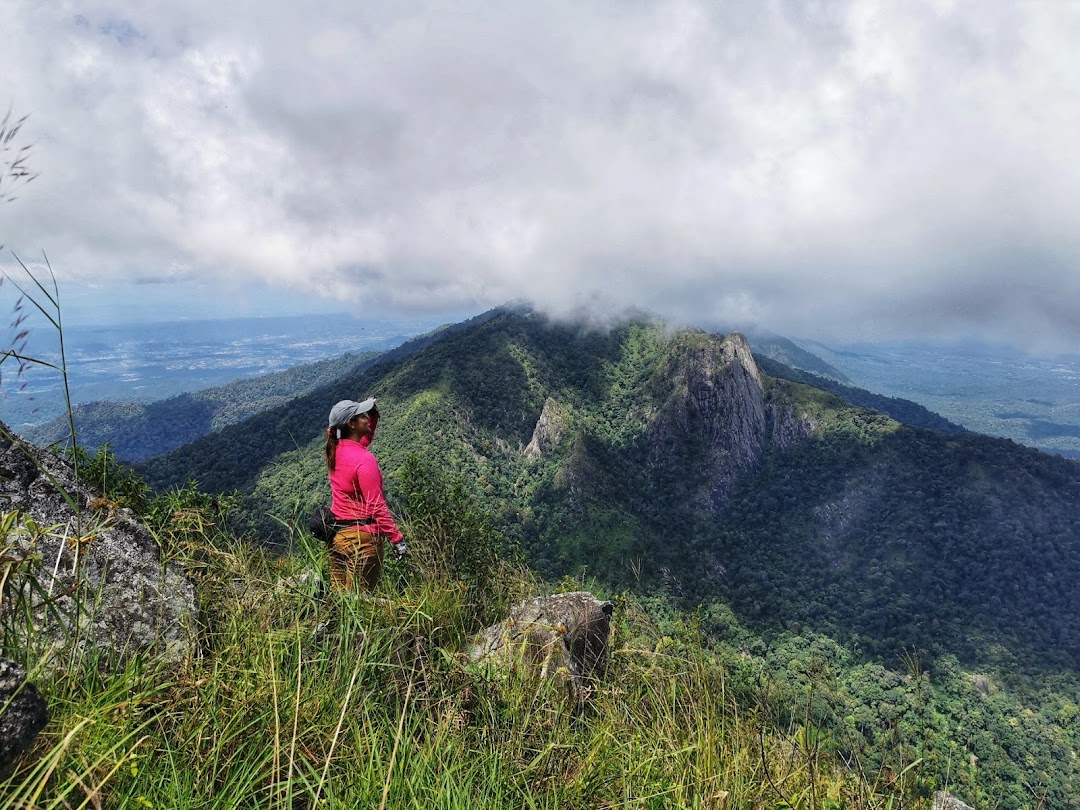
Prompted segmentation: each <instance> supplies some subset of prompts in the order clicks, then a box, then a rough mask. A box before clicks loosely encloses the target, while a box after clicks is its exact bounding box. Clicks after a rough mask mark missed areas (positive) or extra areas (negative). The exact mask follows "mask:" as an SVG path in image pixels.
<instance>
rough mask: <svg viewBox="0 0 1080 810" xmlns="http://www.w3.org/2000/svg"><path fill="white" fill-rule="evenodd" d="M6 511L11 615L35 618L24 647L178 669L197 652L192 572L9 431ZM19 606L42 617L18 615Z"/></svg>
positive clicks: (0, 486)
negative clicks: (143, 658) (143, 655)
mask: <svg viewBox="0 0 1080 810" xmlns="http://www.w3.org/2000/svg"><path fill="white" fill-rule="evenodd" d="M65 494H66V496H67V497H65ZM69 500H70V503H69ZM0 511H2V512H3V513H5V514H7V515H14V517H15V520H14V523H13V525H12V527H11V528H10V530H9V531H8V532H7V533H6V534H5V536H4V537H3V538H0V542H2V543H3V546H4V556H5V557H6V558H7V559H8V566H9V576H8V581H7V583H6V586H5V589H4V601H5V604H4V605H3V608H4V609H5V610H11V611H14V614H13V615H18V616H29V619H28V622H29V624H27V620H24V621H22V623H21V624H19V625H18V626H17V627H16V628H15V632H17V633H18V634H19V636H20V638H21V639H23V640H25V643H27V644H31V645H34V648H35V649H36V650H37V651H38V652H41V653H44V652H45V651H46V650H48V651H50V653H51V655H52V656H53V657H52V659H51V660H53V661H55V660H60V659H64V660H71V657H72V656H78V655H82V654H85V653H91V652H92V653H94V654H95V655H97V656H98V658H99V660H100V662H101V663H103V664H104V663H107V662H110V661H119V660H121V659H122V658H123V657H124V655H125V654H127V653H131V652H136V651H152V652H154V653H156V654H158V655H160V656H161V657H162V658H163V659H164V660H165V661H176V660H178V659H180V658H182V657H183V656H184V655H186V654H187V653H188V651H189V649H190V645H191V637H190V634H189V630H190V629H191V628H192V625H193V622H194V617H195V594H194V588H193V587H192V585H191V582H190V581H189V580H188V579H187V578H186V577H185V576H184V574H183V572H182V571H181V570H180V569H179V568H178V567H177V566H175V565H172V564H165V563H163V561H162V560H161V557H160V554H159V549H158V546H157V543H156V542H155V540H154V538H153V537H152V536H151V535H150V532H149V531H148V530H147V529H146V527H145V526H143V525H142V524H141V523H139V522H138V521H137V520H136V519H135V518H134V516H133V515H132V514H131V513H130V512H129V511H128V510H124V509H118V508H116V506H115V505H114V504H110V503H109V502H108V501H106V500H105V499H103V498H101V497H99V496H98V494H97V493H95V492H93V491H92V490H91V489H89V488H88V487H87V486H85V485H84V484H82V483H80V482H79V481H77V480H76V478H75V473H74V470H73V469H72V468H71V465H69V464H68V463H67V462H65V461H64V460H62V459H60V458H57V457H56V456H54V455H52V454H51V453H48V452H46V451H44V450H41V449H39V448H37V447H34V446H33V445H30V444H27V443H26V442H23V441H22V440H21V439H18V438H17V437H14V436H12V435H11V432H10V431H9V430H7V428H6V427H5V426H3V425H0ZM42 595H45V596H47V598H46V599H43V598H42ZM20 600H21V602H22V604H23V605H25V604H28V603H29V604H32V605H33V609H32V610H31V611H29V613H27V612H26V611H24V610H16V608H18V607H20V606H19V605H17V604H16V603H17V602H20ZM9 615H12V614H9Z"/></svg>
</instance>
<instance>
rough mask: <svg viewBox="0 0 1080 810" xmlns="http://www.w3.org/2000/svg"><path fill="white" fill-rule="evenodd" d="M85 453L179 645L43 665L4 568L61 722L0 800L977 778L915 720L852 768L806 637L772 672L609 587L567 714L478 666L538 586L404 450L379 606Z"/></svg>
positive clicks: (15, 569) (350, 804)
mask: <svg viewBox="0 0 1080 810" xmlns="http://www.w3.org/2000/svg"><path fill="white" fill-rule="evenodd" d="M84 462H85V465H84V469H85V470H86V471H87V473H88V474H89V475H92V476H94V477H95V478H96V480H99V481H101V482H103V483H104V485H105V486H104V494H105V495H106V497H107V498H108V499H109V500H110V501H111V502H114V503H119V504H124V505H127V506H128V507H129V508H134V509H136V511H137V512H138V513H140V514H141V515H142V516H143V518H144V519H145V520H146V521H147V522H148V525H149V526H150V528H151V529H152V531H153V532H154V535H155V537H156V538H157V540H158V542H159V544H160V547H161V550H162V554H163V555H164V556H165V557H166V558H167V559H169V560H170V561H171V562H172V563H173V564H176V565H180V566H182V567H183V568H184V569H186V570H187V571H188V573H189V576H191V577H192V578H193V579H194V581H195V583H196V591H197V596H198V602H199V621H198V624H197V626H195V627H192V628H190V631H191V633H192V635H193V640H194V643H195V650H196V654H195V655H194V656H193V657H192V658H190V659H189V660H188V661H187V662H186V663H185V664H184V665H183V666H181V667H180V668H178V669H177V668H174V669H165V668H163V667H162V666H161V665H160V664H159V663H158V662H156V661H155V660H154V658H153V657H152V656H151V655H139V656H135V657H129V658H127V659H123V660H116V659H108V658H104V657H102V656H101V655H100V654H94V653H92V652H89V653H86V654H84V655H82V656H71V657H65V658H64V660H63V663H62V664H61V665H59V666H58V665H57V662H56V661H55V659H51V658H50V654H51V652H50V650H49V649H47V648H46V645H41V644H37V643H35V639H34V638H33V637H32V636H31V637H30V638H29V639H28V638H26V637H25V635H24V634H23V633H21V632H19V631H18V629H17V628H18V627H19V626H20V625H21V620H20V619H19V618H17V617H19V616H22V615H24V614H25V612H26V611H28V610H29V605H30V602H31V601H33V600H34V599H35V598H36V597H35V595H36V594H39V593H40V592H41V588H42V586H43V583H35V582H30V581H27V579H26V576H25V574H24V569H22V568H20V567H19V566H18V565H17V563H15V562H14V561H12V560H7V561H6V562H5V569H4V571H5V576H4V577H3V578H2V579H0V584H2V589H3V590H2V594H0V595H2V596H3V598H4V602H5V604H6V605H8V606H9V607H11V608H12V609H13V612H12V613H9V614H7V616H8V620H6V621H5V622H3V623H2V624H0V654H2V655H4V656H7V657H10V658H14V659H16V660H17V661H18V662H19V663H20V664H22V665H23V666H25V667H26V668H27V669H28V670H30V671H31V672H32V673H35V674H34V677H35V680H36V681H37V684H38V686H39V687H40V688H41V690H42V691H43V692H44V694H45V695H46V696H47V698H48V701H49V704H50V707H51V713H52V719H51V721H50V724H49V726H48V727H47V729H46V730H45V732H44V733H43V734H42V735H41V737H39V739H38V741H37V742H36V744H35V745H34V747H33V748H32V749H31V750H30V751H28V752H27V753H25V754H23V755H22V756H21V757H20V758H19V759H18V760H16V762H15V763H14V765H13V766H12V767H10V768H8V769H7V770H6V772H4V773H0V795H3V796H4V797H5V801H4V806H8V807H41V808H66V807H109V808H124V809H125V810H136V809H142V808H155V807H168V808H173V807H176V808H179V807H192V808H195V807H205V808H222V810H224V808H235V807H256V806H257V807H269V808H296V807H324V808H342V809H344V808H349V810H351V809H352V808H356V807H372V808H375V807H378V808H384V807H442V808H521V807H530V808H567V807H570V808H575V807H576V808H598V807H612V808H613V807H626V806H640V807H679V808H732V807H739V808H775V807H781V806H782V807H790V808H840V807H850V808H888V807H895V806H901V805H902V806H906V807H910V808H919V807H923V808H926V807H928V806H929V803H928V797H929V795H930V793H931V792H932V791H933V790H934V789H935V787H942V786H944V787H948V788H950V789H954V790H961V791H966V790H974V791H977V789H978V788H977V781H975V780H974V779H973V772H972V771H971V770H970V769H967V768H966V767H965V766H964V764H963V761H962V758H960V757H959V755H957V763H956V773H955V774H953V775H951V776H950V778H949V780H948V781H947V782H937V781H936V780H935V779H934V778H933V777H931V776H928V775H927V772H926V769H925V768H923V767H922V764H921V763H920V762H919V761H918V759H917V758H915V754H914V749H913V748H912V744H911V743H910V742H909V741H908V740H907V735H909V734H910V733H911V731H912V729H910V728H906V727H905V728H904V729H903V730H902V734H903V736H901V734H900V733H894V734H893V735H891V736H890V737H887V738H886V737H883V738H882V739H881V740H880V742H881V745H880V746H879V747H877V748H876V749H875V751H874V753H873V759H872V761H871V760H866V761H856V760H854V759H852V758H851V751H852V750H853V748H852V742H853V740H855V739H856V738H857V737H858V736H859V735H858V733H857V732H856V731H855V729H854V728H853V727H852V728H847V729H845V728H838V729H835V730H833V729H828V728H826V727H825V726H824V725H823V721H827V719H828V717H829V716H830V714H831V712H832V710H833V704H834V703H835V702H837V701H841V702H842V701H844V700H845V699H846V698H845V697H844V696H843V695H842V694H841V693H840V692H838V691H836V683H835V680H834V678H833V676H832V675H831V674H830V673H829V672H827V669H828V668H829V667H830V666H831V664H828V663H825V662H824V661H823V660H822V659H820V658H819V656H818V652H817V651H815V650H804V651H803V652H802V654H801V663H799V664H796V665H792V666H790V667H788V668H783V669H780V670H776V669H775V665H776V659H775V658H774V657H773V656H774V653H771V652H764V653H763V652H761V651H760V650H758V651H755V652H738V651H736V650H735V649H734V648H733V647H731V646H729V645H726V644H720V643H717V642H715V641H713V640H710V639H709V638H708V637H707V636H706V635H705V634H704V633H703V629H702V620H701V618H700V617H698V616H695V615H681V614H679V613H678V611H677V610H676V609H675V608H674V607H673V605H672V604H671V602H670V600H669V599H667V598H665V597H652V598H649V599H642V598H639V597H636V596H634V595H632V594H630V593H621V594H610V595H611V596H612V597H613V598H614V600H615V602H616V610H615V622H614V633H613V637H612V639H611V646H610V651H609V655H608V663H607V667H606V671H605V672H604V673H603V675H602V676H601V679H600V680H599V681H597V682H596V683H595V685H594V690H593V693H592V697H591V698H590V699H589V700H588V701H587V702H586V703H585V705H584V708H583V709H581V710H578V709H577V708H576V704H574V703H573V702H572V701H569V700H568V699H567V695H566V692H565V690H564V689H563V688H562V687H561V686H560V685H559V681H558V680H557V679H556V680H538V679H537V678H535V677H534V676H532V675H529V674H528V673H527V672H522V673H519V674H513V673H506V672H502V671H499V670H492V669H488V668H485V667H482V666H479V665H476V664H472V663H470V661H469V658H468V656H467V655H466V650H467V647H468V643H469V639H470V637H471V636H472V634H473V633H474V632H476V631H478V630H480V629H481V628H483V627H484V626H485V624H486V623H488V622H490V621H492V620H493V619H495V618H497V617H499V616H501V615H504V614H505V610H506V608H507V606H508V605H509V604H511V603H512V602H513V601H514V600H516V599H518V598H521V597H524V596H531V595H534V594H536V593H538V592H542V591H545V590H548V589H550V588H551V587H552V586H551V585H545V584H544V583H543V582H541V581H539V580H537V579H536V578H534V577H533V576H531V575H530V574H529V573H528V572H527V571H525V570H524V569H522V568H521V567H520V566H518V565H516V564H514V562H513V561H512V559H511V560H510V561H508V560H506V559H503V558H500V557H498V556H495V555H494V554H493V553H491V551H490V549H491V546H489V545H488V541H490V540H492V539H493V538H494V537H495V536H496V528H495V526H494V524H492V523H491V522H490V515H489V514H487V513H486V512H485V511H484V509H483V508H482V506H481V505H480V503H479V502H478V500H477V499H476V498H475V497H474V496H472V495H471V494H470V493H469V491H468V490H466V489H464V488H463V487H462V486H460V483H461V482H460V480H456V479H453V478H452V477H448V476H444V475H439V474H435V475H433V476H430V477H429V476H427V475H426V474H425V473H424V471H423V467H422V465H420V464H419V463H418V462H416V461H415V460H412V461H410V462H409V463H408V464H407V465H405V467H404V468H403V470H402V476H401V478H400V484H401V490H400V492H401V493H402V500H401V503H400V510H401V512H402V513H403V514H404V516H405V517H404V520H403V527H404V528H405V530H406V532H407V533H408V535H409V537H410V538H411V546H410V556H409V558H408V559H407V561H406V563H405V564H403V565H399V564H392V565H391V566H390V567H389V570H388V571H387V573H386V576H385V577H384V579H383V581H382V583H381V585H380V588H379V590H378V591H377V592H376V593H374V594H370V595H342V594H337V593H332V592H328V591H327V583H328V572H327V570H326V561H325V552H324V550H323V549H322V548H320V547H319V546H316V545H314V544H313V543H312V540H311V538H310V537H308V536H306V535H304V534H302V533H299V532H295V530H293V529H292V528H290V529H289V531H290V537H291V540H292V547H293V551H292V553H290V554H286V555H270V554H267V553H266V551H265V550H261V549H260V548H259V547H258V546H256V545H254V544H252V543H250V542H245V541H244V540H242V539H239V538H237V537H236V536H234V535H233V534H232V533H231V532H229V531H228V530H227V529H225V528H224V526H225V520H224V519H225V517H226V513H227V511H228V510H229V509H230V507H231V505H232V503H231V501H230V499H228V498H224V499H223V498H216V499H215V498H210V497H208V496H206V495H203V494H201V493H198V492H196V491H195V490H191V489H186V490H182V491H176V492H173V493H170V494H167V495H162V496H158V497H153V498H152V497H149V494H148V493H147V492H146V491H145V489H144V488H143V486H142V485H141V483H140V482H139V481H138V480H137V479H134V478H133V477H131V476H130V475H129V474H127V473H125V472H124V471H123V470H121V469H120V468H118V467H116V466H115V464H114V463H113V461H112V460H111V458H110V457H109V456H107V455H99V456H97V457H96V458H94V459H84ZM7 518H8V514H6V513H5V515H4V521H3V523H2V525H3V526H4V527H9V526H11V525H14V524H13V522H12V521H9V520H8V519H7ZM0 539H3V541H4V546H5V548H6V547H7V544H8V543H10V542H11V541H12V539H13V538H12V537H10V536H9V535H8V534H7V529H6V528H5V530H4V534H2V535H0ZM81 542H93V538H92V537H89V538H85V539H84V540H82V541H81ZM504 551H509V550H505V549H504ZM583 584H585V583H581V582H578V581H564V582H562V583H559V585H561V586H562V587H563V588H580V587H582V585H583ZM588 584H589V585H590V586H593V587H598V586H597V584H596V583H588ZM601 593H603V592H602V591H601ZM709 615H710V619H711V620H715V619H717V618H718V617H721V616H723V615H724V614H717V613H716V612H715V611H713V612H711V613H710V614H709ZM13 616H14V617H16V618H12V617H13ZM734 629H736V628H735V627H734V626H733V627H732V630H734ZM739 632H745V631H742V630H739ZM746 638H747V639H749V638H750V636H749V635H747V636H746ZM823 649H824V650H825V651H826V652H829V650H828V648H827V647H825V648H823ZM785 654H787V652H785ZM863 676H864V677H868V678H876V677H879V673H878V672H877V671H875V670H874V669H873V668H870V669H865V670H864V672H863ZM926 690H927V684H926V682H925V680H924V679H922V678H921V676H918V675H917V674H916V675H915V676H905V677H904V678H902V679H897V680H895V681H893V682H891V683H890V684H889V696H890V699H892V700H900V701H903V702H904V703H905V704H906V708H910V709H911V710H912V711H914V712H916V713H917V714H919V716H920V717H921V716H924V715H926V706H925V701H924V700H922V699H921V698H920V697H919V696H920V695H922V694H923V693H925V692H926ZM907 704H910V705H909V706H908V705H907Z"/></svg>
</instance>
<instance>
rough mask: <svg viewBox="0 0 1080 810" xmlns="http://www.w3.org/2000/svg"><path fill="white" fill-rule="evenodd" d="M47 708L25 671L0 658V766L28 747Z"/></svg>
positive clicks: (45, 719) (43, 719)
mask: <svg viewBox="0 0 1080 810" xmlns="http://www.w3.org/2000/svg"><path fill="white" fill-rule="evenodd" d="M48 720H49V712H48V710H47V708H46V706H45V699H44V698H43V697H42V696H41V694H40V693H39V692H38V690H37V688H36V687H35V686H34V685H33V684H30V683H27V682H26V671H25V670H24V669H23V668H22V667H20V666H19V665H17V664H14V663H12V662H11V661H8V660H6V659H3V658H0V768H3V767H4V766H5V765H7V764H8V763H9V762H11V761H12V760H13V759H15V757H17V756H18V755H19V754H21V753H22V752H23V751H25V750H26V749H27V748H29V747H30V743H32V742H33V741H34V738H35V737H37V735H38V732H39V731H41V729H43V728H45V723H47V722H48Z"/></svg>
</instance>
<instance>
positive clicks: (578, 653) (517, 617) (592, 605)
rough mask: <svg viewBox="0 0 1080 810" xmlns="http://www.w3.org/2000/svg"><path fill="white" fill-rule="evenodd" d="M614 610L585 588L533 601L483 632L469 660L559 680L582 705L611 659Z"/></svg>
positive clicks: (470, 653)
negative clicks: (609, 650)
mask: <svg viewBox="0 0 1080 810" xmlns="http://www.w3.org/2000/svg"><path fill="white" fill-rule="evenodd" d="M612 609H613V605H612V603H611V602H601V601H600V600H599V599H597V598H596V597H595V596H593V595H592V594H591V593H587V592H585V591H574V592H572V593H560V594H555V595H553V596H539V597H536V598H535V599H530V600H528V601H526V602H522V603H521V604H520V605H518V606H517V607H515V608H514V609H513V610H512V611H511V612H510V615H509V616H508V617H507V618H506V619H505V620H504V621H503V622H501V623H499V624H497V625H494V626H492V627H489V628H487V629H486V630H484V631H483V632H481V633H480V634H478V636H477V638H476V639H475V641H474V643H473V644H472V646H471V648H470V649H469V658H470V659H471V660H472V661H473V662H474V663H481V664H494V665H496V666H499V667H504V668H508V669H518V670H519V671H521V670H523V671H524V672H525V674H527V675H530V676H534V677H538V678H541V679H546V678H554V679H556V680H557V681H560V682H562V683H563V684H565V686H566V688H567V691H568V693H569V695H570V698H571V700H572V701H573V703H574V705H575V708H578V709H580V708H581V706H582V705H583V703H584V702H585V701H586V700H587V699H588V696H589V694H590V693H591V691H592V685H593V682H594V680H595V678H596V677H597V676H598V675H599V674H601V672H602V671H603V668H604V665H605V664H606V662H607V650H608V638H609V636H610V634H611V613H612Z"/></svg>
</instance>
